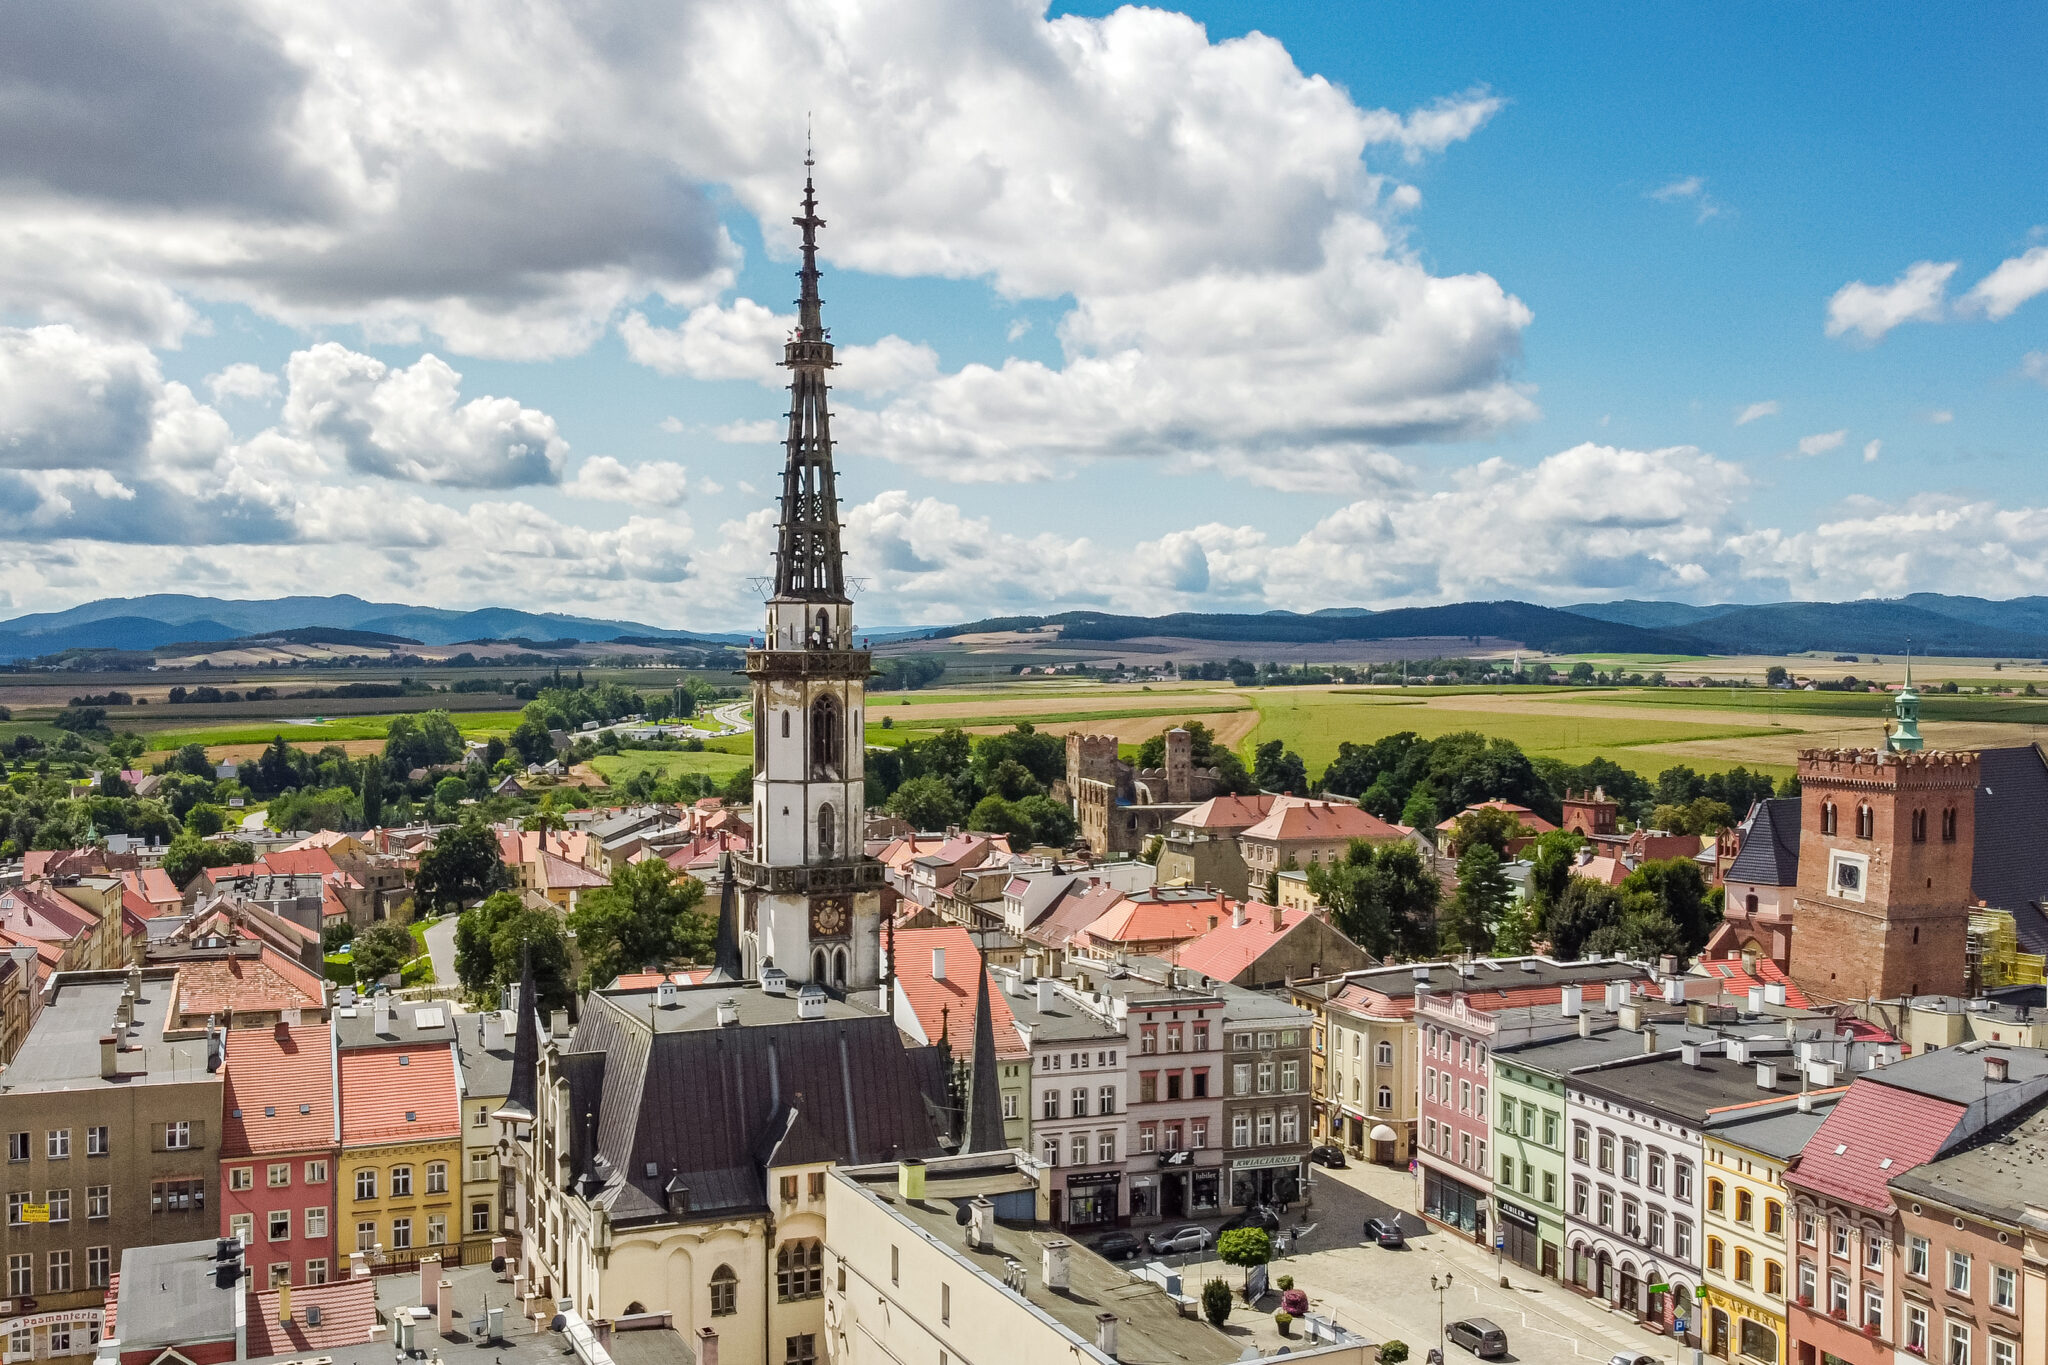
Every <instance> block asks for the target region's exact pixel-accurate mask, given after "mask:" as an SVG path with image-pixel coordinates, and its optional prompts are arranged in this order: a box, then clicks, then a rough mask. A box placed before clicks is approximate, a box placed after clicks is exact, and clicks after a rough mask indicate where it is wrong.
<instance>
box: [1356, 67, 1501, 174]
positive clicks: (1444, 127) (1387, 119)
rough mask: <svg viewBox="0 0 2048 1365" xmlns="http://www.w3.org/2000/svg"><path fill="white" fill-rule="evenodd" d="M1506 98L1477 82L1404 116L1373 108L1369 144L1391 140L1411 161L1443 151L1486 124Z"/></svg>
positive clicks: (1367, 120)
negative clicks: (1489, 91)
mask: <svg viewBox="0 0 2048 1365" xmlns="http://www.w3.org/2000/svg"><path fill="white" fill-rule="evenodd" d="M1506 105H1507V101H1506V100H1504V99H1502V98H1500V97H1499V96H1498V95H1493V94H1489V93H1488V92H1487V90H1486V88H1485V87H1484V86H1475V87H1473V88H1472V89H1470V90H1467V91H1466V92H1465V93H1463V94H1462V95H1446V96H1443V97H1442V98H1440V99H1437V100H1435V101H1433V102H1431V103H1429V104H1426V105H1424V106H1423V107H1421V108H1420V109H1414V110H1410V111H1409V113H1408V115H1407V117H1405V118H1404V117H1402V116H1401V115H1399V114H1396V113H1394V112H1393V111H1392V110H1389V109H1374V110H1372V111H1370V112H1369V113H1367V114H1366V116H1365V140H1366V145H1367V146H1377V145H1382V144H1392V145H1394V146H1398V147H1400V148H1401V150H1402V153H1403V154H1404V155H1405V156H1406V157H1407V159H1408V160H1409V161H1410V162H1419V161H1421V160H1422V158H1423V156H1424V155H1426V154H1429V153H1434V152H1441V151H1443V150H1444V149H1445V148H1447V147H1449V146H1450V145H1451V144H1452V143H1454V142H1463V141H1464V140H1465V139H1467V138H1469V137H1471V136H1472V135H1473V134H1474V133H1476V132H1478V131H1479V130H1480V129H1481V128H1483V127H1485V126H1486V123H1487V121H1488V120H1490V119H1491V118H1492V117H1493V116H1494V115H1495V114H1497V113H1499V112H1500V111H1501V110H1502V109H1503V108H1504V107H1506Z"/></svg>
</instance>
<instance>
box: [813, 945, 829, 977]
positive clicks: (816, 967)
mask: <svg viewBox="0 0 2048 1365" xmlns="http://www.w3.org/2000/svg"><path fill="white" fill-rule="evenodd" d="M825 971H826V967H825V950H824V949H823V948H813V949H811V980H813V981H816V982H818V983H820V984H823V982H824V980H825Z"/></svg>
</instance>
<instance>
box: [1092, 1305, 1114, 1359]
mask: <svg viewBox="0 0 2048 1365" xmlns="http://www.w3.org/2000/svg"><path fill="white" fill-rule="evenodd" d="M1095 1349H1096V1350H1098V1351H1100V1352H1102V1353H1103V1354H1104V1355H1106V1356H1108V1357H1109V1358H1110V1359H1111V1360H1115V1359H1116V1314H1114V1313H1097V1314H1096V1315H1095Z"/></svg>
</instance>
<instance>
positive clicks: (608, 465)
mask: <svg viewBox="0 0 2048 1365" xmlns="http://www.w3.org/2000/svg"><path fill="white" fill-rule="evenodd" d="M688 489H689V473H688V471H687V470H685V469H684V468H683V467H682V466H681V465H679V464H671V463H669V462H667V461H665V460H650V461H648V462H647V463H645V464H637V465H628V464H624V463H622V462H620V461H618V460H615V459H613V458H612V457H611V456H609V455H592V456H591V457H590V458H589V459H587V460H585V461H583V463H582V464H581V465H579V466H577V469H576V476H575V477H574V478H572V479H570V480H568V481H567V482H565V483H564V484H563V485H562V492H563V493H564V494H566V495H567V496H569V497H572V498H584V499H587V500H589V501H592V502H623V503H630V504H634V505H636V506H643V507H673V506H675V505H676V504H677V503H680V502H681V501H683V498H684V495H685V494H686V493H687V491H688Z"/></svg>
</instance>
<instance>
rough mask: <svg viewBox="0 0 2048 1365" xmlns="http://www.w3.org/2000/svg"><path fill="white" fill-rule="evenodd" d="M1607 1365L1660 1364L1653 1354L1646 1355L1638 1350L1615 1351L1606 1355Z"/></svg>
mask: <svg viewBox="0 0 2048 1365" xmlns="http://www.w3.org/2000/svg"><path fill="white" fill-rule="evenodd" d="M1607 1365H1662V1362H1661V1361H1659V1360H1658V1359H1657V1357H1655V1356H1646V1355H1644V1354H1642V1353H1641V1352H1640V1351H1616V1352H1615V1353H1614V1354H1613V1355H1611V1356H1609V1357H1607Z"/></svg>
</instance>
